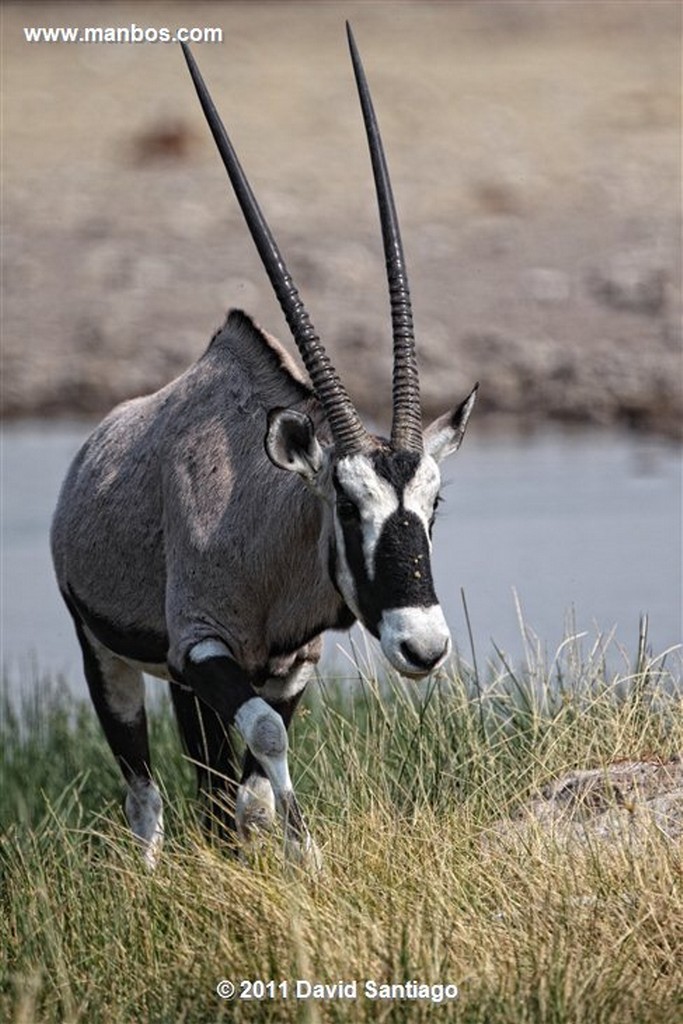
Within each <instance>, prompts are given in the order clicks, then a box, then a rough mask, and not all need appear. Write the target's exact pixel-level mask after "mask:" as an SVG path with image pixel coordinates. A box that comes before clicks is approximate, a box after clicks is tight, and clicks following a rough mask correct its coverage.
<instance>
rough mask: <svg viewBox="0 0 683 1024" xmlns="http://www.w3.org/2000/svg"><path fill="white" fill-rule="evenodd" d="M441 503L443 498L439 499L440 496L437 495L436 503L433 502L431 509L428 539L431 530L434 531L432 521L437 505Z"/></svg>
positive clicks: (434, 517)
mask: <svg viewBox="0 0 683 1024" xmlns="http://www.w3.org/2000/svg"><path fill="white" fill-rule="evenodd" d="M442 501H443V498H442V497H441V495H440V494H437V496H436V501H435V502H434V507H433V509H432V516H431V519H430V520H429V536H430V537H431V535H432V530H433V529H434V521H435V520H436V512H437V509H438V507H439V505H440V504H441V502H442Z"/></svg>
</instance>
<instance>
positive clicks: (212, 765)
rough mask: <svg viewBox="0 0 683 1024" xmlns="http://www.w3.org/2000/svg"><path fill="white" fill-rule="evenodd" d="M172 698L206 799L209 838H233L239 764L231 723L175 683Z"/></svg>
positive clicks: (206, 825) (204, 825)
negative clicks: (231, 733) (229, 725)
mask: <svg viewBox="0 0 683 1024" xmlns="http://www.w3.org/2000/svg"><path fill="white" fill-rule="evenodd" d="M171 697H172V698H173V707H174V710H175V714H176V719H177V720H178V726H179V728H180V733H181V736H182V739H183V743H184V746H185V750H186V752H187V755H188V757H189V758H190V759H191V760H192V761H193V762H194V766H195V770H196V773H197V792H198V794H199V795H200V796H202V795H204V796H205V798H206V802H207V805H206V808H205V811H204V814H203V817H202V824H203V827H204V830H205V831H206V832H207V833H208V834H209V835H212V836H213V835H215V836H217V837H219V838H221V839H225V840H230V839H232V838H233V836H234V831H235V817H234V807H235V799H236V796H237V781H236V780H237V763H236V760H235V752H234V749H233V745H232V742H231V738H230V733H229V727H228V724H227V723H226V722H224V721H222V720H221V717H220V716H219V715H218V714H217V713H216V712H215V711H214V710H213V709H212V708H210V707H208V705H206V704H205V703H204V702H203V701H201V700H200V699H199V697H197V696H195V694H194V693H192V692H191V691H190V690H186V689H184V688H183V687H181V686H179V685H177V684H176V683H171Z"/></svg>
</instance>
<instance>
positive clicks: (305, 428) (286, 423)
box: [265, 409, 323, 482]
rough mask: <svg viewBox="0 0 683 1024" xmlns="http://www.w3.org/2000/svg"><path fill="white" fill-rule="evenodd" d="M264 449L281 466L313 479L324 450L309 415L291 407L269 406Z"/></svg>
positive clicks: (272, 460)
mask: <svg viewBox="0 0 683 1024" xmlns="http://www.w3.org/2000/svg"><path fill="white" fill-rule="evenodd" d="M265 445H266V452H267V454H268V457H269V459H270V460H271V462H274V463H275V465H276V466H279V468H280V469H288V470H290V471H291V472H294V473H299V474H300V475H301V476H302V477H304V479H305V480H308V481H309V482H312V481H313V480H314V478H315V476H316V474H317V473H318V472H319V471H320V469H321V467H322V464H323V450H322V448H321V447H320V442H319V441H318V438H317V437H316V436H315V428H314V426H313V422H312V420H311V418H310V416H306V415H305V414H304V413H301V412H295V410H294V409H271V411H270V412H269V413H268V430H267V432H266V440H265Z"/></svg>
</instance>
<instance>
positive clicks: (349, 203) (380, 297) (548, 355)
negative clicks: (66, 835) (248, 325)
mask: <svg viewBox="0 0 683 1024" xmlns="http://www.w3.org/2000/svg"><path fill="white" fill-rule="evenodd" d="M2 18H3V22H2V47H3V55H2V56H3V70H2V74H3V96H4V99H3V128H2V131H3V156H2V159H3V166H2V181H3V199H2V204H3V221H4V229H3V230H4V238H3V253H2V257H3V275H4V276H3V314H2V317H3V319H2V327H3V332H2V333H3V351H2V357H3V378H2V409H3V417H4V429H3V473H2V480H3V503H4V509H3V513H4V515H3V556H4V567H3V572H2V588H3V610H2V626H3V638H2V642H3V657H4V659H5V664H6V666H7V667H8V671H10V672H12V671H14V670H15V669H16V670H17V671H18V673H19V675H22V674H23V675H26V666H27V665H31V664H33V665H35V666H38V670H41V669H46V670H50V671H58V670H59V671H62V670H63V671H65V672H67V673H69V674H70V675H74V674H75V668H76V666H77V664H78V656H77V651H76V648H75V640H73V639H72V636H71V626H70V623H69V620H68V617H67V615H66V612H63V611H62V609H61V607H60V605H59V597H58V595H57V593H56V588H55V586H54V584H53V581H52V575H51V569H50V565H49V558H48V553H47V530H48V524H49V518H50V514H51V510H52V507H53V506H54V503H55V501H56V492H57V489H58V486H59V483H60V480H61V478H62V477H63V475H64V472H65V471H66V466H67V464H68V461H69V459H70V458H71V457H72V455H73V453H74V451H75V450H76V448H77V447H78V444H79V443H80V442H81V440H82V439H83V438H84V436H85V435H86V433H87V432H88V430H89V429H90V426H91V424H92V422H93V418H96V417H98V416H100V415H101V414H103V413H105V412H106V411H107V410H108V409H109V408H110V407H111V406H112V405H113V404H114V403H115V402H117V401H119V400H121V399H123V398H127V397H130V396H132V395H135V394H141V393H144V392H147V391H150V390H154V389H156V388H158V387H159V386H161V385H162V384H164V383H166V382H167V381H168V380H169V379H170V378H172V377H173V376H175V375H177V374H178V373H180V372H182V370H184V369H185V368H186V366H187V365H188V364H189V363H190V362H191V361H192V360H193V359H195V358H196V357H197V356H198V355H199V354H200V353H201V352H202V351H203V349H204V348H205V346H206V344H207V342H208V339H209V338H210V336H211V334H212V332H213V331H214V330H215V328H216V327H217V326H218V324H219V323H220V322H221V321H222V319H223V317H224V314H225V312H226V310H227V309H228V308H229V307H231V306H238V307H242V308H244V309H246V310H247V311H248V312H250V313H251V314H252V315H254V316H255V318H256V319H257V320H258V321H259V322H260V324H261V325H262V326H263V327H264V328H266V329H267V330H268V331H270V332H271V333H274V334H276V335H278V336H279V337H280V338H281V339H282V340H283V341H284V342H285V343H286V344H288V345H289V344H290V343H289V339H288V337H287V334H286V329H285V325H284V322H283V318H282V315H281V313H280V311H279V309H278V307H277V305H276V303H275V301H274V299H273V297H272V295H271V292H270V287H269V285H268V283H267V280H266V277H265V273H264V271H263V270H262V268H261V266H260V263H259V261H258V258H257V256H256V254H255V251H254V249H253V244H252V242H251V240H250V238H249V236H248V233H247V230H246V228H245V227H244V225H243V222H242V219H241V215H240V213H239V210H238V208H237V204H236V202H235V200H234V199H233V197H232V194H231V192H230V190H229V186H228V183H227V179H226V177H225V174H224V171H223V169H222V165H221V164H220V162H219V159H218V156H217V154H216V152H215V150H214V147H213V143H212V141H211V139H210V137H209V134H208V130H207V129H206V127H205V124H204V120H203V116H202V114H201V112H200V109H199V106H198V103H197V100H196V96H195V94H194V90H193V88H192V85H191V83H190V80H189V77H188V74H187V71H186V69H185V66H184V62H183V60H182V57H181V54H180V51H179V48H178V47H177V45H163V44H151V43H137V44H125V43H121V44H109V45H106V44H88V45H86V44H82V45H78V44H66V43H52V44H49V43H45V42H42V43H38V42H34V43H29V42H27V40H26V37H25V33H24V29H25V28H26V27H33V28H35V27H40V26H43V27H59V26H62V27H63V26H68V27H81V28H84V27H86V26H105V27H106V26H111V27H117V26H118V27H125V26H130V25H131V24H133V23H135V25H137V26H139V27H142V28H143V29H148V28H151V29H160V28H162V27H168V28H170V29H171V30H172V31H173V30H175V29H177V28H178V27H179V26H183V27H199V28H203V27H219V28H221V29H222V33H223V38H222V42H221V43H218V44H209V43H204V44H202V43H197V44H195V46H194V52H195V55H196V57H197V59H198V61H199V63H200V66H201V69H202V71H203V74H204V76H205V78H206V80H207V83H208V84H209V87H210V89H211V91H212V93H213V96H214V99H215V100H216V102H217V105H218V107H219V109H220V110H221V113H222V115H223V118H224V120H225V121H226V124H227V125H228V128H229V130H230V132H231V135H232V138H233V141H234V143H235V145H236V147H237V149H238V152H239V153H240V157H241V159H242V162H243V164H244V166H245V169H246V170H247V172H248V174H249V175H250V178H251V181H252V184H253V187H254V189H255V191H256V192H257V195H258V197H259V199H260V201H261V204H262V206H263V208H264V211H265V212H266V215H267V217H268V219H269V220H270V223H271V227H272V228H273V231H274V233H275V234H276V237H277V238H278V241H279V243H280V245H281V247H282V249H283V252H284V254H285V256H286V258H287V261H288V264H289V267H290V270H291V272H292V274H293V276H294V279H295V281H296V282H297V284H298V286H299V288H300V290H301V292H302V294H303V296H304V298H305V301H306V303H307V306H308V308H309V311H310V313H311V315H312V318H313V320H314V322H315V324H316V326H317V328H318V330H319V331H320V333H321V335H322V337H323V339H324V340H325V344H326V345H327V347H328V349H329V350H330V352H331V354H332V357H333V360H334V362H335V364H336V365H337V367H338V369H339V370H340V372H341V373H342V376H343V377H344V379H345V381H346V383H347V386H348V388H349V390H350V392H351V394H352V396H353V397H354V399H355V400H356V402H357V404H358V407H359V409H360V410H361V411H362V412H363V413H364V414H365V415H366V416H367V417H369V418H370V419H371V420H373V421H374V422H376V423H378V424H379V425H380V426H381V425H382V424H384V423H385V422H386V416H387V412H388V406H389V398H390V383H389V382H390V367H391V351H390V336H389V328H388V314H387V306H388V303H387V296H386V285H385V281H384V271H383V257H382V251H381V240H380V235H379V229H378V224H377V213H376V208H375V199H374V191H373V186H372V181H371V173H370V167H369V159H368V155H367V149H366V143H365V137H364V132H363V129H362V123H361V118H360V113H359V109H358V101H357V97H356V93H355V86H354V84H353V78H352V72H351V67H350V61H349V58H348V54H347V48H346V39H345V33H344V20H345V19H346V18H349V19H350V20H351V21H352V23H353V27H354V31H355V34H356V38H357V41H358V44H359V47H360V49H361V52H362V54H363V58H364V62H365V66H366V70H367V73H368V77H369V80H370V84H371V87H372V90H373V96H374V99H375V105H376V108H377V112H378V116H379V118H380V121H381V126H382V132H383V136H384V141H385V146H386V149H387V156H388V160H389V164H390V168H391V172H392V178H393V183H394V189H395V194H396V201H397V205H398V208H399V214H400V217H401V223H402V229H403V235H404V245H405V249H406V255H407V259H408V265H409V269H410V273H411V286H412V293H413V302H414V312H415V321H416V329H417V334H418V345H419V356H420V365H421V374H422V382H423V384H422V387H423V404H424V412H425V418H426V419H428V418H430V417H432V416H433V415H437V414H438V413H440V412H443V411H444V410H445V409H446V408H448V407H449V406H451V405H453V404H454V402H456V401H459V400H460V399H461V398H462V397H463V396H464V394H465V393H466V392H467V391H468V390H469V388H470V387H471V385H472V383H473V382H474V381H475V380H480V381H481V389H480V398H479V402H478V406H477V410H476V414H475V416H474V417H473V420H472V425H471V427H470V433H469V435H468V438H467V440H466V442H465V445H464V446H463V449H462V452H461V453H459V454H458V456H457V458H456V459H455V460H453V463H452V465H451V464H449V465H448V467H447V469H446V474H445V475H446V477H447V481H449V482H447V486H446V489H445V496H446V504H445V512H444V514H443V516H442V517H441V522H440V524H439V526H438V527H437V536H436V551H435V563H436V572H437V582H438V589H439V590H440V593H441V595H442V600H443V603H444V605H445V606H446V608H447V612H448V616H449V620H450V621H451V624H452V627H453V630H454V634H455V636H456V639H457V641H458V643H459V644H463V645H464V644H465V642H466V635H465V629H464V622H463V614H462V605H461V601H460V588H461V587H463V588H464V589H465V592H466V594H467V597H468V603H469V605H470V613H471V616H472V620H473V626H474V630H475V635H476V640H477V642H478V644H480V645H481V649H482V652H483V654H486V653H488V650H489V647H490V638H491V637H493V638H494V639H495V640H496V641H497V643H498V644H499V645H500V646H502V647H504V648H505V649H506V650H510V651H512V652H519V651H520V650H521V649H522V647H523V643H522V642H521V638H520V633H519V630H518V624H517V612H516V609H515V606H514V600H513V597H512V588H515V589H516V591H517V592H518V594H519V599H520V602H521V605H522V608H523V609H524V612H525V615H526V616H527V623H528V624H529V625H530V626H532V627H533V628H534V629H535V630H536V632H538V634H539V635H540V636H541V637H542V642H543V644H544V645H547V647H548V648H549V650H551V651H552V650H554V649H555V647H556V646H557V644H559V642H560V641H561V639H562V637H563V635H564V632H565V629H566V620H567V615H569V616H570V618H572V616H573V619H572V622H573V625H571V628H572V629H574V628H576V629H584V628H585V629H586V630H587V631H588V632H589V633H591V635H593V636H594V635H596V633H603V634H605V635H608V634H610V633H611V631H612V630H613V629H615V630H616V633H617V636H618V637H620V638H621V639H622V642H623V643H624V644H626V646H627V647H629V648H632V647H633V646H634V645H635V643H636V640H637V634H638V621H639V616H640V613H642V612H645V613H649V616H650V641H651V643H652V644H653V645H654V647H655V648H656V649H658V650H660V651H661V650H663V649H664V648H666V647H668V646H671V645H673V644H676V643H678V641H679V640H680V637H681V461H680V438H681V408H682V406H683V387H682V378H681V338H680V329H681V296H680V281H681V273H680V271H681V268H680V231H681V199H680V182H681V158H680V153H681V137H680V124H681V119H680V114H681V111H680V60H681V36H680V29H681V9H680V6H679V5H678V4H676V3H671V2H658V0H647V2H642V3H641V2H638V0H623V2H618V0H617V2H605V3H601V2H591V3H580V2H574V3H571V2H568V3H564V2H556V0H553V2H543V0H538V2H531V3H525V2H520V3H517V2H514V0H512V2H510V0H501V2H486V3H474V2H470V3H468V2H461V3H455V2H452V3H449V2H432V3H430V2H400V3H398V2H392V0H385V2H377V3H319V4H314V3H287V2H282V3H260V2H250V3H226V2H223V3H163V4H162V3H144V2H136V3H134V4H132V3H131V4H124V3H98V4H96V3H86V4H70V3H59V4H56V3H54V4H51V3H21V4H19V3H7V2H5V3H4V5H3V11H2ZM290 347H291V346H290ZM572 609H574V611H573V612H572ZM12 666H15V669H13V668H12ZM22 666H23V667H22ZM31 671H34V670H31ZM29 674H30V673H29Z"/></svg>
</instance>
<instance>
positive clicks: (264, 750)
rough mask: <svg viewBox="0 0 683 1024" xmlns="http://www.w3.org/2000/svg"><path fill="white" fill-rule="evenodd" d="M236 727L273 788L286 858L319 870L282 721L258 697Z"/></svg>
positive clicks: (245, 708) (247, 704)
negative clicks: (294, 781) (291, 769)
mask: <svg viewBox="0 0 683 1024" xmlns="http://www.w3.org/2000/svg"><path fill="white" fill-rule="evenodd" d="M235 725H236V726H237V728H238V729H239V731H240V733H241V734H242V736H243V737H244V741H245V743H246V744H247V746H248V747H249V749H250V750H251V752H252V754H253V755H254V757H255V758H256V759H257V761H258V762H259V764H260V765H261V767H262V768H263V770H264V772H265V773H266V775H267V777H268V781H269V782H270V785H271V786H272V792H273V796H274V799H275V806H276V808H277V812H278V814H279V816H280V818H281V820H282V826H283V829H284V833H285V850H286V853H287V855H288V856H290V857H292V858H294V859H296V860H301V861H303V862H306V863H310V864H311V865H312V866H314V867H316V868H318V867H319V866H320V854H319V852H318V849H317V847H316V845H315V843H314V842H313V840H312V839H311V836H310V835H309V832H308V829H307V828H306V825H305V824H304V821H303V818H302V817H301V812H300V810H299V806H298V804H297V801H296V796H295V795H294V789H293V787H292V779H291V777H290V774H289V765H288V764H287V730H286V729H285V726H284V722H283V721H282V718H281V717H280V715H278V713H277V711H274V710H273V708H272V707H270V705H269V704H267V703H266V702H265V701H264V700H263V699H262V698H261V697H252V698H251V700H248V701H246V702H245V703H244V704H243V705H242V706H241V708H240V709H239V710H238V712H237V714H236V715H235ZM252 778H253V776H252Z"/></svg>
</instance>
